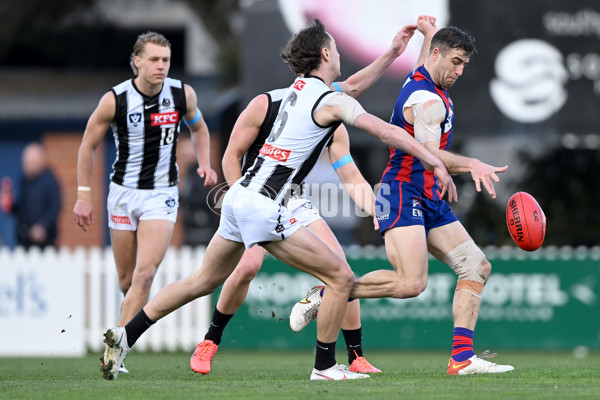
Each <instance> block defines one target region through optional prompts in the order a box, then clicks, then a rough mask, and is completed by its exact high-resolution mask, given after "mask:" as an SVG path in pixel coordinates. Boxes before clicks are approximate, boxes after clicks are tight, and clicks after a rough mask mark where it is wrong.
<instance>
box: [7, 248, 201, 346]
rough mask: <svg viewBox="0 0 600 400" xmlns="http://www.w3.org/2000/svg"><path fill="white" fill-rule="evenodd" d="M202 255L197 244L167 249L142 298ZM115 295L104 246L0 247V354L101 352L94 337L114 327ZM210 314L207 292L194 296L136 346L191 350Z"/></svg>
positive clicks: (117, 311)
mask: <svg viewBox="0 0 600 400" xmlns="http://www.w3.org/2000/svg"><path fill="white" fill-rule="evenodd" d="M203 256H204V248H201V247H199V248H189V247H184V248H181V249H175V248H172V249H169V251H168V252H167V255H166V257H165V259H164V260H163V263H162V264H161V266H160V268H159V270H158V273H157V275H156V278H155V279H154V284H153V286H152V290H151V294H150V296H151V297H152V296H154V294H156V292H157V291H158V290H159V289H160V288H161V287H163V286H165V285H166V284H168V283H170V282H173V281H175V280H178V279H181V278H183V277H185V276H187V275H189V274H190V273H192V272H193V271H194V270H195V269H197V268H198V267H199V266H200V264H201V262H202V258H203ZM122 300H123V295H122V293H121V291H120V289H119V285H118V282H117V274H116V269H115V265H114V259H113V256H112V251H111V249H110V248H106V249H99V248H92V249H89V250H86V249H82V248H78V249H76V250H74V251H71V250H69V249H67V248H61V249H60V250H58V251H56V250H54V249H47V250H45V251H43V252H42V251H40V250H39V249H31V250H29V251H24V250H23V249H22V248H17V249H15V250H14V251H11V250H10V249H8V248H0V326H1V327H2V328H3V329H0V343H4V345H2V344H0V355H36V356H40V355H41V356H44V355H53V356H54V355H81V354H84V353H85V352H86V351H88V350H89V351H93V352H101V351H102V350H103V348H104V344H103V343H102V339H103V336H102V334H103V333H104V331H105V330H106V329H107V328H109V327H112V326H115V325H116V324H117V322H118V320H119V314H120V306H121V302H122ZM211 315H212V307H211V298H210V296H206V297H203V298H201V299H198V300H196V301H194V302H192V303H190V304H187V305H186V306H184V307H182V308H181V309H179V310H177V311H175V312H173V313H172V314H170V315H168V316H167V317H165V318H163V319H162V320H160V321H159V322H157V323H156V324H155V325H154V326H152V328H150V330H149V331H148V332H147V333H146V334H145V335H144V336H143V337H142V338H140V340H139V341H138V342H137V343H136V349H137V351H178V350H184V351H189V350H192V349H193V348H194V347H195V346H196V344H197V343H198V342H199V341H200V340H202V339H203V338H204V334H205V333H206V330H207V329H208V325H209V322H210V317H211ZM7 327H10V329H5V328H7Z"/></svg>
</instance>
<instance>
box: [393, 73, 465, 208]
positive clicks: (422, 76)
mask: <svg viewBox="0 0 600 400" xmlns="http://www.w3.org/2000/svg"><path fill="white" fill-rule="evenodd" d="M422 90H424V91H428V92H431V93H433V94H435V95H438V96H439V97H440V99H441V100H442V101H443V102H444V104H445V106H446V118H444V121H442V123H441V124H440V125H441V128H442V129H441V131H442V136H441V140H440V149H442V150H447V149H448V148H449V147H450V142H451V141H452V126H453V124H454V105H453V104H452V100H450V97H449V96H448V91H447V90H446V89H443V88H441V87H439V86H437V85H436V84H435V83H434V82H433V80H432V79H431V76H430V75H429V72H427V70H426V69H425V66H423V65H421V66H420V67H418V68H417V69H415V70H414V71H413V72H412V73H411V74H410V75H409V76H408V77H407V78H406V81H405V82H404V86H403V87H402V90H401V91H400V94H399V95H398V100H396V105H395V107H394V112H393V114H392V119H391V121H390V123H392V124H394V125H397V126H399V127H401V128H403V129H404V130H406V131H407V132H408V133H409V134H410V135H411V136H413V137H414V136H415V131H414V126H413V125H411V124H409V123H408V122H407V121H406V119H404V113H403V109H404V107H405V104H406V102H407V100H408V99H409V97H410V96H411V95H412V94H413V93H414V92H417V91H422ZM409 105H410V104H409ZM393 180H397V181H403V182H410V183H412V184H413V185H416V186H418V187H419V188H420V189H421V191H422V192H423V194H424V196H426V197H427V198H429V199H432V200H440V197H439V192H438V189H439V186H438V183H437V179H436V178H435V176H434V175H433V172H432V171H427V170H426V169H425V168H424V167H423V164H421V161H420V160H419V159H418V158H416V157H413V156H412V155H410V154H407V153H405V152H403V151H402V150H399V149H396V148H393V147H390V160H389V162H388V165H387V167H386V169H385V170H384V171H383V175H382V177H381V183H385V182H390V181H393Z"/></svg>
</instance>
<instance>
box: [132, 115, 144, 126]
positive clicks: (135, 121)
mask: <svg viewBox="0 0 600 400" xmlns="http://www.w3.org/2000/svg"><path fill="white" fill-rule="evenodd" d="M140 122H142V114H141V113H131V114H129V123H130V124H131V125H133V127H134V128H135V127H137V126H138V125H139V124H140Z"/></svg>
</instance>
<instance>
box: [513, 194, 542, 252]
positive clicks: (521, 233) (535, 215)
mask: <svg viewBox="0 0 600 400" xmlns="http://www.w3.org/2000/svg"><path fill="white" fill-rule="evenodd" d="M506 225H507V226H508V231H509V232H510V236H511V237H512V239H513V240H514V242H515V243H516V244H517V246H519V247H520V248H522V249H523V250H527V251H534V250H537V249H539V248H540V247H541V246H542V243H544V237H545V236H546V216H545V215H544V211H542V208H541V207H540V205H539V204H538V202H537V201H536V200H535V199H534V198H533V196H531V195H530V194H529V193H525V192H517V193H515V194H513V195H512V196H511V198H510V199H509V200H508V204H507V205H506Z"/></svg>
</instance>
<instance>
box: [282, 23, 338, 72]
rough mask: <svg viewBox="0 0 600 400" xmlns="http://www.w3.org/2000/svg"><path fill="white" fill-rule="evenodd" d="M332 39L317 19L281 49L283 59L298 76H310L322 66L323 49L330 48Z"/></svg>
mask: <svg viewBox="0 0 600 400" xmlns="http://www.w3.org/2000/svg"><path fill="white" fill-rule="evenodd" d="M330 43H331V37H330V36H329V34H328V33H327V31H326V30H325V25H323V23H322V22H321V21H320V20H319V19H318V18H315V19H314V20H313V21H312V23H311V24H310V25H308V26H307V27H306V28H304V29H302V30H301V31H300V32H298V33H296V34H295V35H294V36H292V38H291V39H290V40H289V41H288V42H287V44H286V45H285V47H283V48H282V49H281V53H280V55H281V58H283V61H284V62H285V63H286V64H287V65H288V66H289V67H290V69H291V70H292V71H293V72H294V73H295V74H296V75H301V74H304V75H305V74H308V73H309V72H310V71H312V70H315V69H317V68H319V65H321V49H322V48H323V47H327V48H329V46H330Z"/></svg>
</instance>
